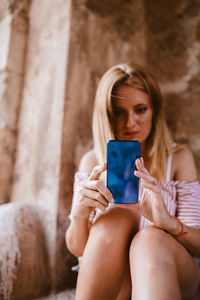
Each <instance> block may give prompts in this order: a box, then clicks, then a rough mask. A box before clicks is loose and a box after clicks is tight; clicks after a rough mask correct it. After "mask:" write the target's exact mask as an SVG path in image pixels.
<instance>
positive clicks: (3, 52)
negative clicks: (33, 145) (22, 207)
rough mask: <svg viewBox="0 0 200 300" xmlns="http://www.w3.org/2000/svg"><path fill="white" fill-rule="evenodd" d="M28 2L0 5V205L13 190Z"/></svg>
mask: <svg viewBox="0 0 200 300" xmlns="http://www.w3.org/2000/svg"><path fill="white" fill-rule="evenodd" d="M29 2H30V1H26V3H25V1H16V2H15V4H14V1H1V2H0V170H1V172H0V203H5V202H8V201H9V200H10V199H9V198H10V191H11V189H12V173H13V166H14V162H15V153H16V139H17V129H16V126H17V121H18V116H19V109H20V103H21V90H22V85H23V73H24V55H25V52H26V40H27V27H28V25H27V21H28V20H27V14H28V9H29Z"/></svg>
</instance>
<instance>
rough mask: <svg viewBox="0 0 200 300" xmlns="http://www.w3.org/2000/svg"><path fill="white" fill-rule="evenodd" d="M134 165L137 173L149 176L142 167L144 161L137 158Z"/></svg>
mask: <svg viewBox="0 0 200 300" xmlns="http://www.w3.org/2000/svg"><path fill="white" fill-rule="evenodd" d="M135 164H136V167H137V169H138V171H141V172H144V173H146V174H149V172H148V171H147V169H146V168H145V166H144V160H143V159H142V158H141V159H139V158H137V159H136V162H135Z"/></svg>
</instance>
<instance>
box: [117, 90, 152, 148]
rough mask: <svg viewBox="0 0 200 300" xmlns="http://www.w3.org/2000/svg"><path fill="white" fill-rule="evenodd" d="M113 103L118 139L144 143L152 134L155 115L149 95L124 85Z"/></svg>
mask: <svg viewBox="0 0 200 300" xmlns="http://www.w3.org/2000/svg"><path fill="white" fill-rule="evenodd" d="M112 101H113V102H112V103H113V115H114V134H115V136H116V138H117V139H119V140H137V141H140V142H141V143H144V142H145V141H146V139H147V137H148V136H149V134H150V132H151V126H152V114H153V112H152V108H151V105H150V100H149V96H148V94H146V93H144V92H142V91H140V90H137V89H136V88H134V87H131V86H128V85H122V86H120V87H118V88H117V90H116V92H115V96H113V100H112Z"/></svg>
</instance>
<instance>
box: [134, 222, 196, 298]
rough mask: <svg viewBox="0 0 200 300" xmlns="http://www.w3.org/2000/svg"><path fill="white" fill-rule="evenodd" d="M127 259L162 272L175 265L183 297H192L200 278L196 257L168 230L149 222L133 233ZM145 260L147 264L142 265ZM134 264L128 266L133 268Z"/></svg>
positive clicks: (142, 265)
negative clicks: (147, 225) (134, 234)
mask: <svg viewBox="0 0 200 300" xmlns="http://www.w3.org/2000/svg"><path fill="white" fill-rule="evenodd" d="M130 261H131V263H132V264H133V263H134V262H136V264H137V262H138V261H141V265H140V269H141V271H142V268H143V267H144V268H147V267H149V268H150V269H151V268H152V269H155V268H156V270H157V271H159V272H162V269H163V270H164V268H165V267H167V266H169V265H170V264H171V266H174V265H175V270H176V274H177V278H178V284H179V288H180V291H181V294H182V297H183V299H192V298H191V295H193V294H194V291H195V289H196V288H197V286H198V282H199V280H200V272H199V268H198V265H197V262H196V259H195V258H194V257H193V256H192V255H191V254H190V253H189V252H188V250H187V249H186V248H185V247H184V246H183V245H182V244H181V243H180V242H179V241H177V240H176V239H175V238H174V237H172V236H171V235H170V234H168V233H166V232H164V231H163V230H160V229H158V228H156V227H155V226H149V227H146V228H144V229H143V230H141V231H140V232H138V233H137V234H136V236H135V237H134V239H133V241H132V244H131V247H130ZM145 264H146V265H145ZM133 268H134V265H132V266H131V269H132V270H133Z"/></svg>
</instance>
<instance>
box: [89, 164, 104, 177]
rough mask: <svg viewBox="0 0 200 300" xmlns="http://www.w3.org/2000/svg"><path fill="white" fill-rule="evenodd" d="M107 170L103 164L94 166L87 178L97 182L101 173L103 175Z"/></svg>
mask: <svg viewBox="0 0 200 300" xmlns="http://www.w3.org/2000/svg"><path fill="white" fill-rule="evenodd" d="M106 169H107V163H104V164H103V165H101V166H96V167H94V169H93V170H92V173H91V174H90V176H89V180H98V179H99V177H100V175H101V173H103V172H104V171H105V170H106Z"/></svg>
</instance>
